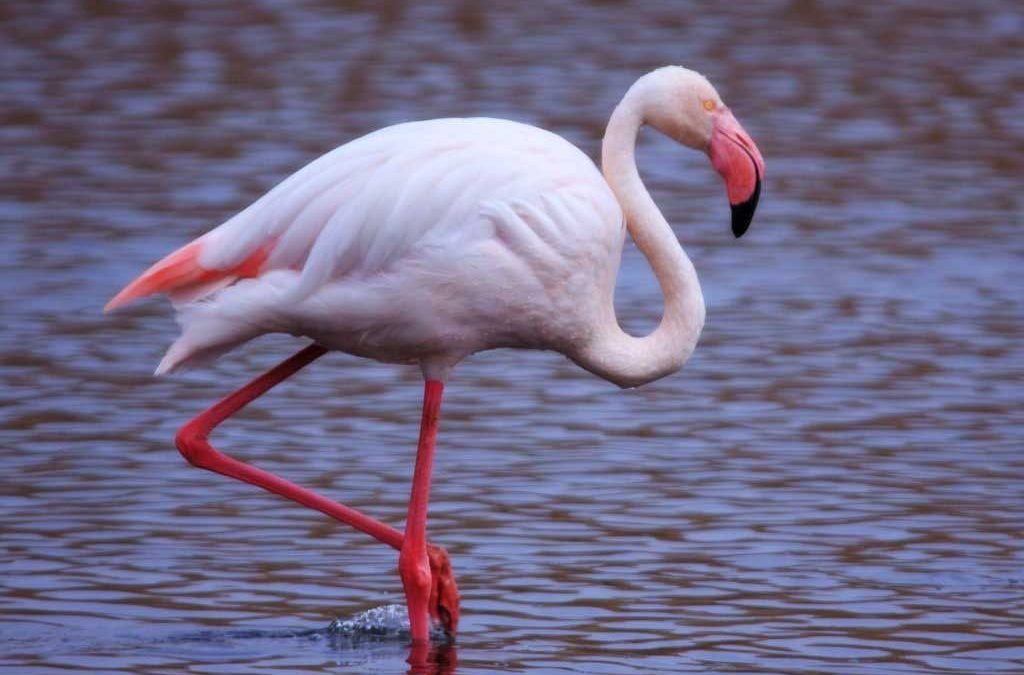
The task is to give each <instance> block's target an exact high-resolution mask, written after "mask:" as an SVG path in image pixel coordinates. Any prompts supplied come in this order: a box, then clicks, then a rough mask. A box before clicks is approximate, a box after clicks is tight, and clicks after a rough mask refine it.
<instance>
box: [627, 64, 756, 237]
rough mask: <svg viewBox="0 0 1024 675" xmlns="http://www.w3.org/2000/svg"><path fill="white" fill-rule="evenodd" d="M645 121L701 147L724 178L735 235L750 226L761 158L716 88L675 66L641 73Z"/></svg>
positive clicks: (693, 72) (694, 146)
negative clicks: (644, 73)
mask: <svg viewBox="0 0 1024 675" xmlns="http://www.w3.org/2000/svg"><path fill="white" fill-rule="evenodd" d="M634 87H639V88H640V91H641V95H642V96H643V100H644V104H643V118H644V122H645V123H647V124H650V125H651V126H653V127H654V128H655V129H657V130H658V131H661V132H662V133H663V134H665V135H667V136H669V137H670V138H673V139H674V140H676V141H678V142H679V143H682V144H683V145H686V146H688V147H691V148H694V149H696V150H701V151H703V152H705V153H707V155H708V156H709V157H710V159H711V166H713V167H714V169H715V170H716V171H717V172H718V173H719V174H720V175H721V176H722V179H723V180H724V181H725V191H726V194H727V196H728V198H729V205H730V207H731V208H732V232H733V234H734V235H736V237H737V238H739V237H741V236H743V233H744V232H746V231H747V228H748V227H750V221H751V220H752V219H753V217H754V210H755V209H756V208H757V200H758V198H759V197H760V196H761V181H762V180H763V179H764V158H763V157H761V151H760V150H758V149H757V145H756V144H755V143H754V141H753V139H752V138H751V137H750V135H749V134H747V132H746V131H745V130H744V129H743V127H742V126H741V125H740V123H739V121H737V120H736V117H735V116H734V115H733V114H732V111H731V110H729V108H728V107H726V105H725V104H724V103H723V102H722V97H721V96H719V95H718V92H717V91H715V88H714V87H713V86H711V83H710V82H708V80H707V78H705V77H704V76H703V75H701V74H700V73H697V72H695V71H692V70H689V69H687V68H682V67H679V66H666V67H664V68H659V69H658V70H655V71H654V72H652V73H649V74H648V75H645V76H644V77H642V78H640V80H638V81H637V84H636V85H634Z"/></svg>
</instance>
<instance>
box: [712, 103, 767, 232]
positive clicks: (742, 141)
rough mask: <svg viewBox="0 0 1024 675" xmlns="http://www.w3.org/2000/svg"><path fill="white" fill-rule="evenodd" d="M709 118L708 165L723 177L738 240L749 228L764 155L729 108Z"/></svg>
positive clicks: (759, 183) (721, 109)
mask: <svg viewBox="0 0 1024 675" xmlns="http://www.w3.org/2000/svg"><path fill="white" fill-rule="evenodd" d="M711 119H712V122H711V143H710V145H709V147H708V155H710V157H711V166H713V167H715V171H717V172H718V173H719V174H720V175H721V176H722V179H723V180H725V191H726V193H727V195H728V197H729V205H730V206H731V207H732V233H733V234H734V235H736V238H737V239H739V238H740V237H742V236H743V233H744V232H746V231H747V228H748V227H750V221H751V220H752V219H753V217H754V210H755V209H756V208H757V200H758V198H759V197H760V196H761V179H762V178H763V177H764V158H763V157H761V151H760V150H758V149H757V146H756V145H755V144H754V140H753V139H752V138H750V136H749V135H748V134H747V132H746V131H744V130H743V127H742V126H740V123H739V122H738V121H737V120H736V118H735V117H734V116H733V114H732V111H731V110H729V109H728V108H726V107H724V106H723V107H722V108H719V109H718V110H717V111H716V112H714V113H713V114H712V118H711Z"/></svg>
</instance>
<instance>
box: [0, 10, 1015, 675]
mask: <svg viewBox="0 0 1024 675" xmlns="http://www.w3.org/2000/svg"><path fill="white" fill-rule="evenodd" d="M704 5H705V6H704V7H703V8H702V9H701V10H700V11H698V10H696V9H695V8H687V7H685V6H684V5H683V4H682V3H654V2H644V3H635V4H619V3H614V2H592V3H586V2H561V3H549V4H547V5H543V6H542V5H537V4H534V3H520V4H513V3H501V6H502V7H503V9H500V10H499V9H484V3H475V2H434V3H403V2H388V3H380V4H377V3H369V2H367V3H360V2H350V3H340V4H337V5H334V4H331V3H326V2H320V3H318V2H303V3H283V2H282V3H275V2H261V3H245V4H244V5H242V4H235V3H219V2H198V1H197V2H191V3H179V2H160V3H145V4H144V3H116V2H82V3H75V2H49V3H42V2H13V3H12V2H5V3H4V4H3V5H2V6H0V47H2V57H3V66H2V70H0V77H2V81H0V86H2V92H0V93H2V104H0V135H2V137H3V148H4V151H3V153H2V154H0V167H2V181H0V227H2V232H3V254H2V256H0V279H2V288H3V293H2V294H0V311H2V317H3V330H2V332H0V425H2V429H3V432H2V433H3V435H2V439H3V443H2V451H0V452H2V454H0V585H2V587H3V593H2V594H0V669H3V670H5V671H9V672H12V673H32V672H50V671H53V672H56V671H59V670H76V669H77V670H82V671H84V672H100V671H102V672H112V671H124V672H131V673H179V672H194V673H240V672H249V671H264V672H292V671H294V672H300V671H327V672H351V673H364V672H381V673H392V672H404V671H405V670H406V669H407V668H408V667H409V666H408V665H407V664H406V659H407V658H409V657H410V653H409V651H408V648H407V647H406V645H405V644H404V643H403V642H402V640H401V639H392V640H387V639H385V640H378V641H356V642H352V641H346V640H343V639H338V638H337V636H333V637H332V635H330V634H328V633H326V632H325V631H324V630H323V629H324V628H325V627H326V626H327V624H328V623H330V621H331V620H332V619H334V618H335V617H348V616H351V615H354V614H356V613H358V612H361V611H363V610H367V609H369V608H372V607H376V606H380V605H384V604H388V603H396V602H401V599H402V593H401V587H400V584H399V581H398V577H397V574H396V569H395V565H396V556H395V554H394V552H393V551H391V550H388V549H386V548H385V547H383V546H381V545H380V544H377V543H375V542H373V541H371V540H369V539H367V538H366V537H364V536H362V535H359V534H356V533H353V532H351V531H349V530H348V529H346V528H345V527H343V526H341V525H338V524H335V523H332V522H328V521H327V520H325V518H323V517H322V516H320V515H319V514H317V513H314V512H310V511H306V510H304V509H302V508H299V507H296V506H294V505H292V504H290V503H288V502H284V501H281V500H278V499H276V498H274V497H271V496H270V495H267V494H265V493H262V492H260V491H258V490H255V489H253V488H250V487H249V486H246V485H243V484H240V483H234V482H232V481H228V480H227V479H224V478H222V477H220V476H216V475H213V474H210V473H206V472H201V471H196V470H194V469H191V468H189V467H188V466H187V465H186V464H185V463H184V462H183V461H182V460H181V458H180V457H179V455H178V453H177V452H176V451H175V450H174V448H173V446H172V443H171V438H172V436H173V433H174V430H175V429H176V428H177V426H178V425H179V424H180V423H181V422H182V421H183V420H185V419H187V418H188V417H189V416H191V415H192V414H194V413H195V412H197V411H198V410H200V409H201V408H203V407H205V406H206V405H207V404H208V403H210V402H211V401H212V400H214V399H215V398H216V397H218V396H219V395H221V394H223V393H225V392H227V391H228V390H230V389H232V388H233V387H235V386H237V385H238V384H241V383H242V382H244V381H245V380H247V379H248V378H249V377H250V376H252V375H253V374H255V373H257V372H259V371H260V370H262V369H265V368H266V367H268V366H269V365H271V364H273V363H275V362H276V361H278V360H279V359H281V358H283V357H284V356H286V355H288V354H290V353H291V352H293V351H294V350H295V349H297V348H298V347H299V346H300V345H301V342H299V341H296V340H292V339H290V338H268V339H265V340H262V341H259V342H257V343H255V344H253V345H249V346H247V347H246V348H244V349H242V350H241V351H240V352H238V353H237V354H233V355H231V356H230V357H228V358H226V359H224V360H222V361H221V362H219V363H218V364H216V365H215V366H214V367H212V368H210V369H207V370H203V371H199V372H194V373H190V374H188V375H185V376H182V377H178V378H171V379H160V380H156V379H152V378H151V376H150V375H149V373H150V372H151V371H152V369H153V368H154V367H155V365H156V363H157V361H158V360H159V358H160V356H161V354H162V352H163V350H164V349H165V348H166V345H167V344H168V343H169V341H170V339H171V337H172V334H173V333H174V330H175V325H174V322H173V319H172V318H171V312H170V310H169V307H168V306H167V305H166V303H163V302H160V301H150V302H146V303H142V304H140V305H138V306H137V307H135V308H133V309H131V310H128V311H126V312H124V313H120V314H117V315H114V316H103V315H102V314H101V313H100V309H101V307H102V305H103V303H104V302H105V301H106V300H107V299H108V298H109V297H110V296H111V295H112V294H113V293H114V292H115V291H116V290H118V289H119V288H120V286H121V285H123V284H124V283H125V282H126V281H127V280H129V279H130V278H131V277H132V276H134V275H135V274H136V273H138V272H139V271H140V270H141V269H142V268H143V267H144V266H146V265H147V264H149V263H150V262H152V261H153V260H155V259H156V258H158V257H159V256H161V255H163V254H164V253H166V252H167V251H169V250H170V249H172V248H173V247H176V246H178V245H180V244H181V243H183V242H185V241H187V240H188V239H189V238H191V237H193V236H196V235H198V234H200V233H202V232H204V231H205V230H206V229H208V228H210V227H212V226H213V225H216V224H218V223H219V222H220V221H222V220H223V219H225V218H226V217H227V216H229V215H231V214H232V213H234V212H235V211H237V210H238V209H240V208H241V207H243V206H245V205H246V204H247V203H249V202H250V201H252V200H253V199H255V198H256V197H257V196H259V195H260V194H262V193H263V192H264V191H265V190H267V189H268V188H270V187H271V186H272V185H273V184H274V183H276V182H277V181H278V180H279V179H281V178H282V177H284V176H285V175H287V174H288V173H290V172H291V171H293V170H294V169H296V168H298V167H299V166H301V165H303V164H304V163H306V162H307V161H309V160H311V159H312V158H314V157H315V156H317V155H318V154H320V153H322V152H324V151H326V150H328V149H330V148H332V147H334V146H335V145H338V144H339V143H342V142H344V141H346V140H348V139H351V138H354V137H356V136H358V135H360V134H362V133H365V132H367V131H370V130H372V129H374V128H376V127H379V126H382V125H386V124H390V123H394V122H398V121H402V120H409V119H418V118H429V117H438V116H452V115H479V114H486V115H493V116H506V117H512V118H515V119H519V120H524V121H528V122H533V123H536V124H539V125H542V126H544V127H547V128H550V129H553V130H555V131H557V132H559V133H562V134H564V135H565V136H566V137H568V138H569V139H571V140H572V141H574V142H576V143H578V144H580V145H581V147H583V148H584V149H585V150H586V151H587V152H588V153H589V154H591V155H592V156H596V155H597V153H598V148H599V140H600V135H601V133H602V130H603V125H604V123H605V121H606V119H607V115H608V114H609V112H610V111H611V109H612V107H613V106H614V104H615V103H616V102H617V101H618V99H619V97H620V96H621V95H622V93H623V92H624V91H625V89H626V88H627V87H628V86H629V84H630V83H631V82H632V81H633V79H634V78H635V77H637V76H638V75H639V74H641V73H643V72H645V71H646V70H648V69H650V68H652V67H654V66H657V65H662V64H664V63H667V62H677V63H683V64H686V65H690V66H692V67H695V68H698V69H700V70H702V71H704V72H706V73H707V74H708V75H709V76H710V77H711V79H712V80H713V81H714V82H715V83H717V84H718V86H719V89H720V91H721V92H722V93H723V96H724V97H725V99H726V101H727V102H729V104H730V105H731V106H732V108H733V109H734V110H735V111H736V112H737V114H738V116H739V117H740V119H741V120H742V121H743V122H744V124H745V126H746V127H747V129H748V131H750V132H751V134H752V135H753V136H754V137H755V138H756V139H757V141H758V143H759V145H760V147H761V149H762V151H763V152H764V155H765V157H766V159H767V161H768V182H767V184H766V187H765V191H764V195H763V198H762V208H761V210H760V211H759V213H758V215H757V218H756V219H755V222H754V225H753V228H752V229H751V232H750V233H749V235H748V236H747V237H745V238H744V239H743V240H741V241H739V242H737V241H734V240H733V239H732V236H731V234H730V233H729V230H728V209H727V206H726V202H725V197H724V194H723V190H722V188H721V185H720V183H719V179H718V178H717V176H715V175H714V173H713V172H712V171H711V170H710V169H709V168H708V166H707V162H706V159H705V158H703V157H701V156H700V155H699V154H697V153H693V152H690V151H686V150H683V149H680V148H677V147H676V146H674V145H673V144H672V143H670V142H668V141H665V140H663V139H661V138H657V137H655V135H654V134H647V135H645V136H644V139H643V143H642V148H641V151H640V160H641V164H642V167H641V168H642V170H643V173H644V175H645V178H646V180H647V181H648V183H649V185H650V186H651V188H652V191H653V192H654V195H655V197H656V198H657V200H658V202H659V204H660V205H661V206H662V208H663V210H664V211H665V214H666V216H667V217H668V219H669V220H670V221H671V222H672V223H673V225H674V227H675V228H676V231H677V233H678V235H679V237H680V240H681V241H682V242H683V243H684V245H685V246H686V247H687V250H688V252H689V253H690V255H691V256H692V257H693V259H694V261H695V263H696V265H697V269H698V271H699V272H700V274H701V278H702V282H703V284H704V292H705V295H706V297H707V300H708V304H709V315H708V316H709V320H708V324H707V328H706V330H705V334H704V336H703V338H702V340H701V344H700V346H699V348H698V350H697V353H696V355H695V357H694V359H693V360H692V362H691V363H690V364H689V365H688V366H687V368H686V369H685V370H684V371H683V372H681V373H679V374H677V375H675V376H672V377H669V378H667V379H665V380H662V381H660V382H657V383H654V384H652V385H650V386H647V387H644V388H642V389H639V390H636V391H625V392H624V391H619V390H617V389H616V388H614V387H613V386H611V385H608V384H606V383H604V382H602V381H600V380H597V379H595V378H594V377H592V376H590V375H589V374H587V373H585V372H583V371H580V370H579V369H577V368H576V367H574V366H572V365H571V364H569V363H568V362H566V361H565V360H564V359H562V358H560V357H558V356H556V355H552V354H543V353H524V352H492V353H487V354H480V355H477V356H475V357H473V358H472V359H470V360H469V361H467V362H466V363H464V364H463V365H462V366H461V367H460V368H459V369H458V370H457V372H456V374H455V376H454V378H453V380H452V382H451V383H450V386H449V389H448V396H447V401H446V406H445V414H444V418H443V421H442V429H441V440H440V445H439V450H438V455H437V459H436V481H435V488H434V491H433V503H432V510H431V521H430V530H431V536H432V538H433V539H434V540H435V541H437V542H438V543H440V544H443V545H444V546H446V547H447V548H448V549H449V551H450V552H451V554H452V556H453V560H454V564H455V569H456V572H457V574H458V578H459V582H460V585H461V588H462V592H463V622H462V630H461V633H460V635H459V639H458V642H457V644H456V645H455V646H449V647H445V646H438V647H437V648H436V649H435V650H434V651H433V652H432V653H430V654H427V655H426V656H423V655H416V654H413V655H412V656H413V659H412V660H413V661H416V660H417V659H419V658H420V657H422V658H424V659H425V660H426V662H427V663H428V664H433V665H429V666H428V667H427V670H431V669H433V670H437V671H439V672H459V673H486V672H497V671H508V672H580V673H626V672H644V673H649V672H665V673H678V672H737V671H745V672H750V671H756V672H790V673H804V672H806V673H811V672H829V673H839V672H842V673H931V672H935V673H945V672H949V673H953V672H961V673H993V672H1024V544H1022V536H1024V454H1022V445H1024V443H1022V441H1024V413H1022V404H1024V389H1022V385H1024V347H1022V334H1024V312H1022V309H1024V307H1022V304H1024V302H1022V298H1024V295H1022V293H1021V289H1022V281H1024V278H1022V273H1021V270H1022V263H1024V244H1022V237H1021V225H1022V223H1021V213H1022V206H1024V205H1022V197H1021V194H1022V193H1021V189H1020V180H1021V176H1022V175H1024V161H1022V159H1021V158H1022V157H1024V121H1022V120H1024V80H1022V75H1021V72H1022V71H1021V68H1020V60H1019V59H1020V54H1021V53H1024V44H1022V38H1021V35H1022V34H1024V17H1022V13H1021V11H1020V9H1019V8H1018V6H1017V5H1016V3H1013V2H974V3H959V4H954V3H932V2H917V1H911V2H903V3H891V4H890V3H885V4H878V3H867V4H865V3H857V2H852V1H851V2H846V1H838V2H825V3H817V2H813V1H811V0H806V1H804V0H794V1H793V2H766V3H756V4H754V3H718V5H714V6H713V5H712V4H711V3H704ZM617 304H618V306H619V311H620V314H621V315H622V321H623V322H624V324H625V325H626V326H627V327H628V328H629V329H631V330H633V331H635V332H643V331H646V330H649V329H650V328H651V327H652V326H653V325H654V323H655V322H656V321H657V318H658V316H659V313H660V309H661V308H660V295H659V291H658V288H657V285H656V283H655V282H654V280H653V277H652V275H651V273H650V272H649V271H648V269H647V266H646V263H645V262H644V260H643V259H642V257H641V256H640V255H639V254H638V252H637V251H636V250H635V248H633V247H631V246H630V247H629V248H628V250H627V252H626V257H625V261H624V266H623V272H622V276H621V279H620V283H619V292H618V296H617ZM419 378H420V376H419V374H418V371H417V370H416V369H414V368H402V367H394V366H384V365H379V364H375V363H371V362H367V361H363V360H359V359H356V358H354V357H348V356H344V355H338V354H335V355H330V356H328V357H326V358H324V359H322V360H321V361H318V362H317V363H316V364H315V365H314V366H312V367H310V368H309V369H308V370H306V371H304V372H303V373H301V374H300V375H299V376H297V377H296V378H294V379H293V380H292V381H289V382H288V383H285V384H284V385H282V386H281V387H280V388H278V389H277V390H275V391H274V392H273V393H272V394H270V395H268V396H267V397H265V398H263V399H261V400H260V401H258V402H257V403H256V404H254V405H253V406H252V408H251V409H249V410H247V411H245V412H244V413H243V414H242V415H240V416H239V417H238V418H236V419H234V420H232V421H230V422H229V423H227V424H226V425H225V426H224V427H223V428H222V429H220V430H218V432H217V436H216V438H217V441H218V443H219V444H220V445H221V446H222V447H223V448H225V449H227V450H230V451H232V452H234V453H236V454H237V455H238V456H240V457H243V458H246V459H248V460H251V461H254V462H255V463H257V464H259V465H260V466H263V467H266V468H268V469H271V470H274V471H278V472H280V473H282V474H284V475H286V476H288V477H290V478H293V479H295V480H296V481H298V482H300V483H304V484H307V485H309V486H311V487H313V488H314V489H317V490H320V491H322V492H324V493H326V494H328V495H330V496H332V497H336V498H338V499H341V500H343V501H345V502H346V503H349V504H351V505H354V506H356V507H359V508H362V509H365V510H366V511H368V512H370V513H372V514H373V515H375V516H377V517H380V518H381V519H383V520H386V521H388V522H391V523H394V524H395V525H401V523H402V521H403V518H404V513H405V501H406V496H407V491H408V483H409V479H410V476H411V472H412V459H413V453H414V444H415V438H416V433H417V424H418V421H419V403H420V401H419V398H420V388H421V385H420V379H419Z"/></svg>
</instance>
